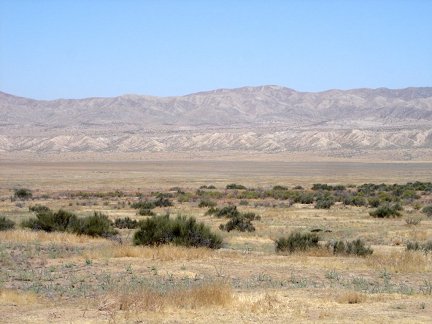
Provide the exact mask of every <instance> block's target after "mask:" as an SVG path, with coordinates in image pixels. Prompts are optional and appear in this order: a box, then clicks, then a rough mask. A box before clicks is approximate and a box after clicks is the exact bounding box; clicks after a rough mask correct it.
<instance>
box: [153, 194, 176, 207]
mask: <svg viewBox="0 0 432 324" xmlns="http://www.w3.org/2000/svg"><path fill="white" fill-rule="evenodd" d="M153 202H154V204H155V206H156V207H170V206H173V203H172V202H171V200H169V199H168V198H166V197H165V196H163V195H160V196H159V197H157V198H156V199H155V200H154V201H153Z"/></svg>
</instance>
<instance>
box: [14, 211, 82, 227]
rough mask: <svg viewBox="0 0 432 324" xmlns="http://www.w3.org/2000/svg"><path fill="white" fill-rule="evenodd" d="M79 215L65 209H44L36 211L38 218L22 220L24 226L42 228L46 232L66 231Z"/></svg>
mask: <svg viewBox="0 0 432 324" xmlns="http://www.w3.org/2000/svg"><path fill="white" fill-rule="evenodd" d="M77 219H78V217H77V216H76V215H75V214H73V213H71V212H68V211H65V210H63V209H60V210H58V211H57V212H52V211H51V210H49V209H48V210H44V211H40V212H37V213H36V218H30V219H28V220H25V221H23V222H22V224H21V225H22V227H28V228H31V229H33V230H42V231H45V232H53V231H61V232H64V231H66V230H67V229H68V228H69V227H70V225H71V224H72V223H73V222H75V221H77Z"/></svg>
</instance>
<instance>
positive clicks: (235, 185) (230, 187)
mask: <svg viewBox="0 0 432 324" xmlns="http://www.w3.org/2000/svg"><path fill="white" fill-rule="evenodd" d="M226 189H238V190H245V189H246V187H245V186H243V185H240V184H236V183H231V184H229V185H227V186H226Z"/></svg>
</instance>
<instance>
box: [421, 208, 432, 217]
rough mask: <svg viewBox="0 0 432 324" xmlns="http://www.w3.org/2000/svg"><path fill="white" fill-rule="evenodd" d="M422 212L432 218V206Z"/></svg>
mask: <svg viewBox="0 0 432 324" xmlns="http://www.w3.org/2000/svg"><path fill="white" fill-rule="evenodd" d="M422 212H423V213H424V214H426V216H427V217H432V205H428V206H425V207H423V209H422Z"/></svg>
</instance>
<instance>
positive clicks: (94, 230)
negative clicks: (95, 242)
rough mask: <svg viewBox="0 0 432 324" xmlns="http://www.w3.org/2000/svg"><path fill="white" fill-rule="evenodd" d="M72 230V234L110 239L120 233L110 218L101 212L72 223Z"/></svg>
mask: <svg viewBox="0 0 432 324" xmlns="http://www.w3.org/2000/svg"><path fill="white" fill-rule="evenodd" d="M70 228H71V232H73V233H75V234H79V235H89V236H102V237H110V236H113V235H115V234H117V233H118V232H117V231H116V230H115V229H114V228H113V222H112V221H111V220H110V219H109V218H108V216H106V215H104V214H102V213H99V212H94V214H93V215H92V216H87V217H82V218H78V219H76V220H74V221H72V223H71V226H70Z"/></svg>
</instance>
